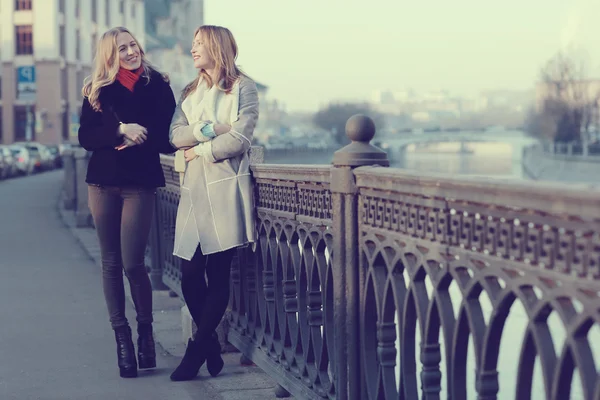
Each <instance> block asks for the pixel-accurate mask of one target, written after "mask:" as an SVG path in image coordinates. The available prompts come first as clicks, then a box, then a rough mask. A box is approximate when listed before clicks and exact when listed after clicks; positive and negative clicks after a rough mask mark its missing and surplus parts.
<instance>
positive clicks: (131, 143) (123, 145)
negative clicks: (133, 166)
mask: <svg viewBox="0 0 600 400" xmlns="http://www.w3.org/2000/svg"><path fill="white" fill-rule="evenodd" d="M132 146H137V143H135V142H134V141H133V140H131V139H128V138H127V137H124V138H123V143H121V145H120V146H117V147H115V149H117V150H123V149H126V148H128V147H132Z"/></svg>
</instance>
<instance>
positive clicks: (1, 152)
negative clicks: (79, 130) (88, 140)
mask: <svg viewBox="0 0 600 400" xmlns="http://www.w3.org/2000/svg"><path fill="white" fill-rule="evenodd" d="M67 146H68V144H61V145H44V144H41V143H37V142H17V143H13V144H10V145H0V179H7V178H12V177H14V176H22V175H31V174H35V173H38V172H43V171H49V170H52V169H56V168H61V167H62V153H63V151H64V149H65V148H66V147H67Z"/></svg>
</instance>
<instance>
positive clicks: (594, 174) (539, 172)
mask: <svg viewBox="0 0 600 400" xmlns="http://www.w3.org/2000/svg"><path fill="white" fill-rule="evenodd" d="M522 162H523V169H524V172H525V173H526V174H527V175H528V176H529V177H530V178H531V179H535V180H544V181H555V182H565V183H567V182H571V183H591V184H600V156H587V157H583V156H564V155H559V154H549V153H546V152H544V151H543V149H542V148H541V147H540V146H538V145H533V146H529V147H526V148H525V149H524V150H523V157H522Z"/></svg>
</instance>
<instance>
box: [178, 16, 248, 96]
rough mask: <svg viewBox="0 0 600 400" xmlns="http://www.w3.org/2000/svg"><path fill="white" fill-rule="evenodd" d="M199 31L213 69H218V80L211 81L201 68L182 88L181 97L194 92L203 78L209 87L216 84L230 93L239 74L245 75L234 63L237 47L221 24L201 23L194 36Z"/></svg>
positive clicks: (228, 31)
mask: <svg viewBox="0 0 600 400" xmlns="http://www.w3.org/2000/svg"><path fill="white" fill-rule="evenodd" d="M199 32H201V33H202V37H203V38H204V42H205V43H206V45H207V46H206V47H207V50H208V54H209V55H210V57H211V58H212V59H213V60H214V62H215V69H216V70H217V71H219V75H218V80H217V82H213V81H212V78H211V77H210V75H208V73H207V72H206V71H205V70H204V69H201V70H200V73H199V74H198V76H197V77H196V79H194V81H193V82H191V83H189V84H188V85H187V86H186V87H185V88H184V89H183V95H182V99H185V98H186V97H187V96H189V95H190V94H192V93H194V91H195V90H196V87H197V86H198V82H200V79H204V81H206V83H207V84H208V86H209V87H212V86H213V85H216V86H217V88H218V89H219V90H222V91H223V92H225V93H230V92H231V88H232V87H233V84H234V83H235V81H237V80H238V78H239V77H240V76H246V74H245V73H244V72H242V70H241V69H240V68H239V67H238V66H237V65H236V64H235V61H236V59H237V55H238V47H237V44H236V42H235V38H234V37H233V34H232V33H231V31H230V30H229V29H227V28H224V27H222V26H215V25H202V26H201V27H199V28H198V29H196V32H194V38H196V36H197V35H198V33H199ZM221 80H223V81H224V83H223V86H221Z"/></svg>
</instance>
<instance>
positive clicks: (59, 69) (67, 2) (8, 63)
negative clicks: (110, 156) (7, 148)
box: [0, 0, 145, 144]
mask: <svg viewBox="0 0 600 400" xmlns="http://www.w3.org/2000/svg"><path fill="white" fill-rule="evenodd" d="M144 17H145V14H144V1H142V0H0V49H1V53H2V56H1V59H2V68H1V83H2V84H1V89H2V90H1V94H0V96H1V97H0V107H1V108H2V111H1V112H0V117H1V121H0V143H13V142H15V141H23V140H27V139H31V140H35V141H39V142H41V143H45V144H52V143H60V142H64V141H69V140H77V139H76V136H77V128H78V121H79V117H78V116H79V113H80V110H81V101H82V97H81V88H82V86H83V80H84V78H85V77H86V76H88V75H89V74H90V72H91V68H92V59H93V50H94V47H95V44H96V42H97V40H98V38H99V36H100V35H101V34H102V33H103V32H105V31H106V30H108V29H109V28H111V27H114V26H118V25H124V26H127V27H128V28H129V29H130V30H131V31H132V33H133V34H134V35H136V36H137V37H138V39H139V40H140V42H141V44H142V45H143V44H144V41H145V40H144V34H145V30H144V25H145V24H144Z"/></svg>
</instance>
